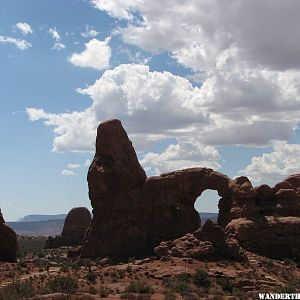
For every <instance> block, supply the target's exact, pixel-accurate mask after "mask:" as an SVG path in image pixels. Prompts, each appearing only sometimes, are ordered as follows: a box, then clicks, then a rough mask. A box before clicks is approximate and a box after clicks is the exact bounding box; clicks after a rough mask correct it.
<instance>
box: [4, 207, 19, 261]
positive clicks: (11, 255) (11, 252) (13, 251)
mask: <svg viewBox="0 0 300 300" xmlns="http://www.w3.org/2000/svg"><path fill="white" fill-rule="evenodd" d="M17 251H18V242H17V235H16V233H15V232H14V231H13V230H12V229H11V228H10V227H8V226H7V225H5V221H4V218H3V215H2V213H1V209H0V261H5V262H16V261H17Z"/></svg>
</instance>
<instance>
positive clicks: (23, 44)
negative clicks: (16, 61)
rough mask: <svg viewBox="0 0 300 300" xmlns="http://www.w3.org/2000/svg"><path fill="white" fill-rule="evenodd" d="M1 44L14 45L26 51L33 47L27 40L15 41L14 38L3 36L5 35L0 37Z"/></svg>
mask: <svg viewBox="0 0 300 300" xmlns="http://www.w3.org/2000/svg"><path fill="white" fill-rule="evenodd" d="M0 43H2V44H13V45H15V46H16V47H17V48H19V49H20V50H26V49H28V48H31V47H32V45H31V43H29V42H27V41H25V40H21V39H15V38H13V37H9V36H3V35H0Z"/></svg>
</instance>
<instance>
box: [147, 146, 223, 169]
mask: <svg viewBox="0 0 300 300" xmlns="http://www.w3.org/2000/svg"><path fill="white" fill-rule="evenodd" d="M219 159H220V155H219V153H218V150H217V149H216V148H214V147H212V146H203V145H201V144H195V143H182V144H177V145H170V146H168V148H167V149H166V150H165V151H163V152H162V153H160V154H159V153H153V152H149V153H147V154H146V155H145V156H144V158H143V159H142V160H141V164H142V166H143V167H144V169H145V170H146V172H147V174H148V175H158V174H161V173H164V172H171V171H175V170H178V169H183V168H190V167H208V168H213V169H215V170H217V169H219V168H220V167H221V166H220V164H219V163H218V160H219Z"/></svg>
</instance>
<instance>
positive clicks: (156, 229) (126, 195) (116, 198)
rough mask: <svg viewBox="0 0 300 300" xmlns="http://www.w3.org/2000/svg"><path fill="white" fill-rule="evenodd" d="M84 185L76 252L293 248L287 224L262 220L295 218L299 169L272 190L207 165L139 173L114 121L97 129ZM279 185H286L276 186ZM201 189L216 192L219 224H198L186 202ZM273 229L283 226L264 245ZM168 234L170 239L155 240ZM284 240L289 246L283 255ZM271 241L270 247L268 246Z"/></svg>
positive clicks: (233, 252)
mask: <svg viewBox="0 0 300 300" xmlns="http://www.w3.org/2000/svg"><path fill="white" fill-rule="evenodd" d="M88 186H89V197H90V200H91V204H92V207H93V220H92V222H91V225H90V227H89V229H88V232H87V235H86V237H85V240H84V243H83V246H82V248H81V255H82V256H83V257H98V256H100V257H116V258H122V257H125V258H128V257H138V256H146V255H152V254H153V249H154V248H155V247H156V248H155V249H156V250H155V251H156V253H157V255H159V256H167V255H182V256H186V255H192V254H191V253H190V252H189V251H192V252H193V253H194V254H193V255H198V256H201V255H208V253H210V255H212V256H217V255H221V254H220V251H221V250H222V251H225V252H224V253H227V254H226V255H228V256H231V257H240V254H239V253H240V247H239V246H242V247H245V248H246V249H247V250H250V251H253V252H257V253H260V254H263V255H266V256H272V255H273V256H280V255H281V257H289V256H291V255H293V254H292V252H293V251H299V250H300V247H298V244H297V243H294V242H293V237H294V236H293V234H292V231H291V227H290V226H287V225H284V226H283V223H282V222H281V223H280V224H281V225H278V224H277V225H276V224H273V223H270V221H268V217H269V216H272V215H273V216H275V215H276V216H277V217H292V216H294V217H299V216H300V201H299V197H298V193H299V191H300V174H295V175H292V176H290V177H288V178H287V179H285V180H284V181H283V182H282V183H280V184H278V185H276V186H275V187H276V189H277V190H276V189H274V188H273V189H271V188H270V187H268V186H267V185H262V186H260V187H258V188H253V186H252V184H251V182H250V181H249V179H248V178H247V177H244V176H241V177H238V178H236V179H235V180H231V179H230V178H228V177H227V176H226V175H224V174H221V173H219V172H215V171H214V170H212V169H207V168H189V169H184V170H178V171H174V172H170V173H165V174H162V175H160V176H155V177H150V178H146V175H145V172H144V170H143V169H142V167H141V166H140V164H139V162H138V159H137V156H136V153H135V151H134V148H133V146H132V143H131V142H130V140H129V139H128V136H127V133H126V131H125V130H124V128H123V127H122V124H121V122H120V121H119V120H111V121H107V122H104V123H101V124H100V125H99V127H98V131H97V139H96V153H95V157H94V160H93V162H92V163H91V166H90V168H89V171H88ZM279 187H280V189H278V188H279ZM282 187H289V190H288V191H282ZM206 189H212V190H216V191H217V192H218V194H219V196H220V197H221V199H220V201H219V216H218V224H219V225H220V226H217V227H216V226H215V225H213V224H211V223H209V222H208V223H206V224H205V225H204V226H203V227H202V228H201V229H198V228H199V226H200V220H199V215H198V212H197V211H196V210H195V209H194V204H195V201H196V199H197V197H199V196H200V195H201V193H202V192H203V191H205V190H206ZM291 203H293V205H291ZM288 220H289V219H288ZM288 220H287V221H286V222H287V224H288V223H289V221H288ZM291 226H292V225H291ZM293 226H295V228H296V230H298V226H300V225H299V224H298V223H297V222H296V223H295V225H293ZM224 228H226V230H225V232H224ZM279 228H284V229H283V231H280V232H281V236H280V238H276V239H274V241H275V242H274V243H273V244H272V242H271V239H270V238H268V236H269V237H273V236H276V233H278V232H279ZM292 228H294V227H292ZM192 232H193V234H192V236H191V233H192ZM181 237H182V239H181ZM168 240H170V241H171V242H170V243H163V242H164V241H168ZM200 245H201V246H200ZM284 245H286V247H287V248H288V249H294V250H293V251H291V252H289V253H286V254H284V251H283V250H284ZM271 247H277V249H275V250H272V251H270V248H271ZM171 249H173V250H172V251H171ZM224 249H226V250H224ZM170 251H171V252H170ZM158 253H160V254H158ZM188 253H190V254H188ZM195 253H198V254H195ZM199 253H202V254H199ZM205 253H206V254H205ZM223 255H224V254H223ZM221 256H222V255H221Z"/></svg>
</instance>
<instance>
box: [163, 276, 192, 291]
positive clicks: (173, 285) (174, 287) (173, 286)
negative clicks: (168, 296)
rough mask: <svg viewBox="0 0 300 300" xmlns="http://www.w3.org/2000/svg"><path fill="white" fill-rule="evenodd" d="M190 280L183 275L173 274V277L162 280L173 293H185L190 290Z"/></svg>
mask: <svg viewBox="0 0 300 300" xmlns="http://www.w3.org/2000/svg"><path fill="white" fill-rule="evenodd" d="M189 282H190V280H187V278H186V277H184V276H178V275H177V276H175V277H173V278H168V279H166V280H165V281H164V284H165V285H166V286H167V287H168V288H169V289H170V291H171V292H173V293H180V294H183V293H187V292H190V291H192V287H191V285H190V283H189Z"/></svg>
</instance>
